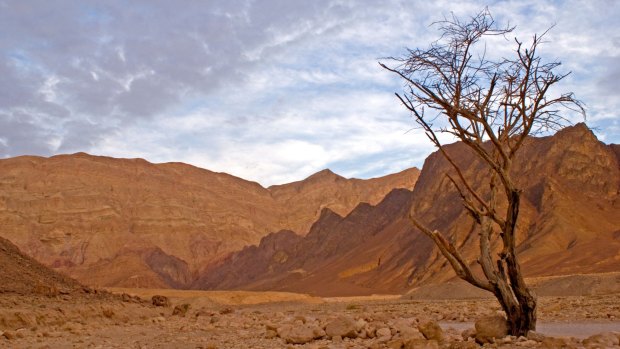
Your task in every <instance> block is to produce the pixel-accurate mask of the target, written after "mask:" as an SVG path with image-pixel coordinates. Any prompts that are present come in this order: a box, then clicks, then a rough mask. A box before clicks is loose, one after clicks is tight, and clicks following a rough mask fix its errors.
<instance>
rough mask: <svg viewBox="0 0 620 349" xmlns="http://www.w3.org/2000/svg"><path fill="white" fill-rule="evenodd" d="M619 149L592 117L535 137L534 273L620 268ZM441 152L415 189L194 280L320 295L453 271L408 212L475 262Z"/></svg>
mask: <svg viewBox="0 0 620 349" xmlns="http://www.w3.org/2000/svg"><path fill="white" fill-rule="evenodd" d="M616 149H617V148H614V147H613V146H607V145H605V144H603V143H601V142H599V141H598V140H597V139H596V137H595V136H594V134H592V132H591V131H590V130H589V129H588V128H587V127H586V126H585V125H584V124H578V125H576V126H574V127H569V128H566V129H564V130H562V131H560V132H558V133H557V134H556V135H554V136H552V137H543V138H531V139H529V140H528V142H527V144H526V145H525V148H524V150H523V152H522V153H521V155H520V157H519V158H518V159H517V160H516V164H515V166H514V168H515V171H516V175H517V176H518V178H519V183H520V185H521V186H522V188H524V197H523V199H522V207H521V217H520V221H519V225H518V229H519V233H518V239H519V240H518V250H519V256H520V259H521V262H522V265H523V268H524V271H525V273H526V275H527V276H545V275H563V274H569V273H571V274H572V273H590V272H607V271H617V270H620V255H618V251H620V200H619V189H620V168H619V167H620V166H619V160H618V157H617V153H616V152H615V150H616ZM447 151H448V152H449V153H450V154H452V156H453V157H454V158H455V159H457V161H458V163H459V164H460V165H461V166H463V168H464V169H465V170H464V172H465V175H466V176H467V177H469V178H471V179H472V180H473V181H474V182H475V183H476V185H477V186H478V187H480V186H481V181H482V179H483V177H484V176H485V172H484V171H483V169H482V166H481V165H480V163H478V162H477V161H476V160H475V158H474V156H473V155H472V154H471V153H470V152H469V150H468V149H467V148H466V147H464V146H463V145H462V144H459V143H456V144H452V145H450V146H448V147H447ZM449 170H450V166H449V164H448V163H447V162H446V161H445V160H444V159H443V157H442V156H441V155H440V154H439V153H434V154H432V155H431V156H429V157H428V158H427V160H426V161H425V164H424V167H423V169H422V173H421V174H420V178H419V180H418V182H417V184H416V186H415V189H414V190H413V192H410V191H408V190H402V189H401V190H395V191H393V192H392V193H390V194H389V195H388V196H387V197H386V198H385V199H384V200H383V201H382V202H381V203H379V204H378V205H376V206H371V205H367V204H360V205H359V206H358V207H357V208H356V209H354V210H353V211H352V212H351V213H350V214H348V215H346V216H345V217H342V216H340V215H338V214H336V213H334V212H333V211H331V210H327V209H326V210H323V212H322V215H321V217H320V219H319V220H318V221H317V222H316V223H315V224H314V225H313V226H312V228H311V229H310V232H309V233H308V234H307V235H306V236H305V237H302V236H297V235H295V234H293V233H292V232H289V231H282V232H279V233H275V234H271V235H269V236H266V237H264V238H263V239H262V240H261V242H260V244H259V245H258V246H252V247H246V248H245V249H243V250H242V251H240V252H238V253H234V254H233V255H231V256H229V257H228V258H227V259H226V261H225V263H223V264H221V265H219V266H218V267H216V268H212V269H210V270H208V271H207V272H206V273H205V274H203V275H202V276H201V277H200V278H199V280H198V281H197V282H196V283H195V285H194V286H195V287H196V288H203V289H212V288H224V289H226V288H244V289H251V290H286V291H298V292H310V293H314V294H319V295H352V294H370V293H377V292H393V293H394V292H397V293H400V292H404V291H406V290H407V289H410V288H412V287H416V286H419V285H423V284H429V283H434V282H441V281H445V280H447V279H450V278H452V277H454V273H453V272H452V271H451V270H450V267H449V266H448V265H447V263H446V262H445V261H444V259H443V258H442V257H441V256H440V255H439V253H438V251H437V250H436V249H435V248H434V246H433V245H432V243H431V241H430V239H428V238H427V237H426V236H423V235H422V234H421V233H420V232H418V231H416V230H414V229H413V228H412V227H411V225H410V223H409V222H408V219H407V215H408V212H410V211H411V212H414V214H415V215H416V216H417V217H418V218H419V219H420V220H422V221H423V222H425V223H426V224H427V225H428V226H429V227H430V228H431V229H438V230H440V231H443V232H445V233H446V234H447V235H448V236H450V238H452V239H453V240H455V241H456V242H457V244H458V245H459V246H460V248H461V249H462V250H463V251H464V255H465V256H466V257H467V258H468V259H469V260H470V261H471V263H472V265H475V256H476V251H477V249H478V247H477V244H476V242H475V241H476V239H473V238H472V237H473V236H474V234H477V232H476V231H473V230H472V226H473V225H472V220H471V219H470V218H469V217H468V216H467V215H466V213H465V212H464V210H463V209H462V207H461V205H460V201H459V197H458V195H457V193H456V191H455V190H454V188H453V187H452V185H451V184H450V182H449V181H448V180H447V178H446V177H445V176H444V173H446V171H449Z"/></svg>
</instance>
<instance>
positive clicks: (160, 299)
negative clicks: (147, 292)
mask: <svg viewBox="0 0 620 349" xmlns="http://www.w3.org/2000/svg"><path fill="white" fill-rule="evenodd" d="M151 301H152V303H153V305H154V306H156V307H169V306H170V300H168V297H166V296H160V295H155V296H153V297H152V298H151Z"/></svg>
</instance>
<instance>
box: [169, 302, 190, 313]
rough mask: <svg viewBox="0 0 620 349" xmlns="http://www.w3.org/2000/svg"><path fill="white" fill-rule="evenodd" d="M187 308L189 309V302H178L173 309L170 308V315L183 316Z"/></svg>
mask: <svg viewBox="0 0 620 349" xmlns="http://www.w3.org/2000/svg"><path fill="white" fill-rule="evenodd" d="M188 310H189V304H187V303H185V304H179V305H177V306H175V307H174V310H172V315H178V316H185V314H187V311H188Z"/></svg>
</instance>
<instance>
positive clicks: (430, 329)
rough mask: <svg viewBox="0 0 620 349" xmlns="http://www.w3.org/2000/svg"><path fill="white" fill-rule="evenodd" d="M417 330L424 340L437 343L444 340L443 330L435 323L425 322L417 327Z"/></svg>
mask: <svg viewBox="0 0 620 349" xmlns="http://www.w3.org/2000/svg"><path fill="white" fill-rule="evenodd" d="M418 330H419V331H420V332H421V333H422V335H423V336H424V338H426V339H434V340H436V341H438V342H441V341H443V340H444V334H443V330H442V329H441V327H440V326H439V324H438V323H437V322H436V321H432V320H431V321H426V322H423V323H421V324H419V325H418Z"/></svg>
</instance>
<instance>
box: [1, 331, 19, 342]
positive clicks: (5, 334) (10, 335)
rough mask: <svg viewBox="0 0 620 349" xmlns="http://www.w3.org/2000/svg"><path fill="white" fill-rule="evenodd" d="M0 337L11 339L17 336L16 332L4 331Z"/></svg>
mask: <svg viewBox="0 0 620 349" xmlns="http://www.w3.org/2000/svg"><path fill="white" fill-rule="evenodd" d="M2 337H4V338H6V339H8V340H11V339H15V338H17V334H16V333H15V332H14V331H4V332H3V333H2Z"/></svg>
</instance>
